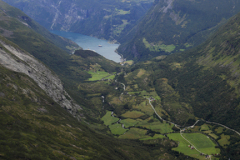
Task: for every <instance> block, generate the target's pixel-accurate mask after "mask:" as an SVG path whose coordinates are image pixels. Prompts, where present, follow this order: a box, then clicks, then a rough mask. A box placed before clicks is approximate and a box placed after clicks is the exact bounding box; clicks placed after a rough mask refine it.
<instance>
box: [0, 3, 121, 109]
mask: <svg viewBox="0 0 240 160" xmlns="http://www.w3.org/2000/svg"><path fill="white" fill-rule="evenodd" d="M0 3H1V4H2V5H1V7H2V9H3V10H1V11H0V12H1V15H0V17H1V19H0V27H1V31H2V32H1V35H2V36H4V37H5V38H7V39H8V40H10V41H12V42H14V43H15V44H17V45H18V46H19V47H20V48H22V49H24V50H25V51H27V52H29V53H30V54H32V55H33V56H35V57H36V58H37V59H39V60H40V61H42V62H43V63H44V64H46V65H47V66H48V67H49V68H50V69H51V70H53V71H54V72H55V73H57V74H58V76H59V77H60V79H61V80H62V81H63V82H64V86H65V88H66V90H67V91H69V90H70V94H71V93H73V94H71V96H72V95H74V99H75V100H77V101H78V103H79V104H85V105H84V106H83V107H85V106H86V107H87V108H88V107H89V106H91V105H89V102H88V101H87V100H84V99H85V97H84V96H82V93H81V92H80V93H77V94H75V91H78V89H77V86H78V84H79V82H82V81H84V80H87V79H88V78H91V74H89V73H88V72H87V71H88V70H89V68H91V65H95V64H96V63H98V64H101V65H102V66H104V67H102V68H103V70H104V71H106V72H109V73H112V72H115V69H116V67H117V66H119V64H117V63H114V62H112V61H110V60H107V59H106V58H104V57H102V56H100V55H98V56H97V57H98V58H94V57H93V58H91V57H88V58H87V57H85V58H80V59H81V60H80V59H78V60H76V61H77V62H76V61H75V60H74V58H72V57H75V55H70V54H68V53H67V52H66V51H64V50H62V49H60V48H59V47H57V46H56V45H54V43H53V42H52V41H50V40H49V39H47V38H45V35H44V34H39V33H37V32H36V31H34V30H33V29H32V27H30V26H29V25H27V24H26V23H25V22H24V23H23V22H22V21H20V20H19V19H18V16H16V17H14V16H11V15H19V16H21V15H25V14H24V13H22V12H21V11H19V10H18V9H16V8H14V7H11V6H9V5H8V4H6V3H5V2H2V1H0ZM25 16H26V15H25ZM32 23H35V22H34V21H32ZM40 33H41V32H40ZM53 36H54V35H53ZM78 52H81V51H78ZM82 52H83V53H84V54H85V53H86V54H88V51H82ZM95 54H96V53H95ZM81 66H84V68H83V69H80V68H81ZM117 70H119V69H117ZM71 91H72V92H71ZM90 103H91V102H90Z"/></svg>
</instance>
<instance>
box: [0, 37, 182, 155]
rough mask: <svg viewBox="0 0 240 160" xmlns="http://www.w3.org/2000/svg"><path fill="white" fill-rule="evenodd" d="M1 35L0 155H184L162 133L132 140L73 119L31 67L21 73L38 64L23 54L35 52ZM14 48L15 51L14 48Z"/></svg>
mask: <svg viewBox="0 0 240 160" xmlns="http://www.w3.org/2000/svg"><path fill="white" fill-rule="evenodd" d="M2 40H3V39H1V44H2V45H1V46H0V52H1V57H0V64H1V65H0V81H1V85H0V159H36V160H46V159H49V160H50V159H51V160H52V159H69V160H70V159H79V160H80V159H84V160H85V159H102V160H107V159H109V160H112V159H116V160H117V159H119V160H122V159H136V160H139V159H157V158H158V157H160V156H163V155H164V156H165V157H166V158H165V159H169V160H171V159H173V158H175V157H177V158H178V159H186V157H185V156H184V155H179V154H178V153H177V152H172V151H170V149H171V147H174V146H176V144H175V143H174V142H173V141H170V140H167V139H165V140H164V141H159V143H158V145H154V146H153V145H151V144H150V145H148V144H144V143H141V142H137V141H131V140H118V139H115V138H114V137H112V136H107V135H103V134H100V133H96V132H95V131H93V130H91V129H89V128H88V127H87V124H86V123H84V122H83V121H78V120H77V119H76V118H74V117H73V116H72V115H71V114H69V113H68V112H67V111H66V110H65V109H63V108H62V107H60V105H58V103H55V100H53V99H52V98H50V97H49V96H48V93H47V92H48V91H46V90H42V88H40V87H39V86H40V85H39V83H38V82H37V80H36V79H32V78H30V77H31V76H32V74H36V73H30V72H32V70H31V71H27V70H26V72H27V74H28V75H29V76H28V75H27V74H23V73H20V72H22V71H21V70H24V69H28V68H27V66H30V67H32V66H34V65H38V67H40V66H39V64H38V63H36V64H35V62H34V61H30V60H26V59H27V57H28V56H29V57H31V58H34V57H32V56H31V55H29V54H28V53H23V50H22V49H20V48H19V47H17V46H16V45H15V44H13V43H11V42H8V41H6V40H5V41H4V42H3V41H2ZM10 46H11V47H10ZM6 47H7V48H6ZM13 49H15V52H19V53H17V54H16V53H13ZM20 51H21V52H20ZM14 54H15V55H14ZM6 55H8V56H6ZM5 56H6V57H8V59H7V60H6V59H4V57H5ZM14 61H15V63H19V69H18V68H17V67H14V63H13V62H14ZM6 64H7V65H6ZM3 65H4V66H5V65H6V66H7V67H8V68H9V69H6V68H5V67H3ZM23 65H26V67H23ZM41 68H44V67H43V66H42V67H41ZM12 69H13V70H14V71H12ZM33 72H34V71H33ZM41 72H42V71H41ZM46 72H49V71H46ZM48 76H49V75H48ZM33 77H34V76H33ZM50 89H51V88H49V92H51V90H50ZM160 148H161V151H159V150H160ZM163 148H164V149H163Z"/></svg>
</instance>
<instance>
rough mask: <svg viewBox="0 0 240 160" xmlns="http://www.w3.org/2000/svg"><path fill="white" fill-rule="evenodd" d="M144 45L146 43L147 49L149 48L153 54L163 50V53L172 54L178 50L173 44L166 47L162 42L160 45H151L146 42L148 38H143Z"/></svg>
mask: <svg viewBox="0 0 240 160" xmlns="http://www.w3.org/2000/svg"><path fill="white" fill-rule="evenodd" d="M143 43H144V45H145V47H146V48H148V49H149V50H150V51H152V52H159V51H160V50H161V51H164V52H168V53H170V52H172V51H174V50H175V48H176V46H175V45H173V44H171V45H165V44H162V42H159V44H151V43H149V42H148V41H147V40H146V38H143Z"/></svg>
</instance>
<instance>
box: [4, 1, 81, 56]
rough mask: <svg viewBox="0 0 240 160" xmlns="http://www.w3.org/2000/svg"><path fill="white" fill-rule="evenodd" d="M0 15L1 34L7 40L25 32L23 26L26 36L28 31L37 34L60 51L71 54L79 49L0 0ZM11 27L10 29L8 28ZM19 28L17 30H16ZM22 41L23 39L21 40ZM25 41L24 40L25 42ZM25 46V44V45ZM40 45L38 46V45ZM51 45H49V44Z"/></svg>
mask: <svg viewBox="0 0 240 160" xmlns="http://www.w3.org/2000/svg"><path fill="white" fill-rule="evenodd" d="M0 6H1V7H0V10H1V11H0V13H1V33H2V34H3V35H4V36H5V37H7V38H10V37H11V38H17V39H19V37H17V36H18V35H17V34H16V32H18V31H22V32H25V33H26V32H27V31H26V30H27V29H24V30H23V27H21V26H24V25H25V27H26V28H28V32H29V33H26V34H28V35H29V34H31V32H30V31H29V29H32V30H34V31H35V32H37V33H38V34H41V35H42V36H44V37H45V39H46V42H47V41H51V42H49V43H54V44H55V45H56V46H58V47H60V48H61V49H63V50H65V51H67V52H69V53H71V52H72V51H73V50H74V49H77V48H79V46H78V45H77V44H76V43H75V42H72V41H70V40H68V39H66V38H62V37H59V36H57V35H54V34H52V33H50V32H49V31H48V30H47V29H45V28H44V27H42V26H40V25H39V24H38V23H36V22H35V21H33V20H32V19H31V18H30V17H28V16H27V15H26V14H25V13H23V12H22V11H20V10H19V9H17V8H14V7H12V6H10V5H8V4H7V3H5V2H3V1H2V0H1V1H0ZM12 20H13V21H15V20H17V21H16V22H14V23H11V21H12ZM9 26H11V27H9ZM18 27H19V29H17V28H18ZM21 40H23V41H24V39H21ZM25 41H26V40H25ZM25 45H27V44H25ZM39 45H40V44H39ZM50 45H51V44H50Z"/></svg>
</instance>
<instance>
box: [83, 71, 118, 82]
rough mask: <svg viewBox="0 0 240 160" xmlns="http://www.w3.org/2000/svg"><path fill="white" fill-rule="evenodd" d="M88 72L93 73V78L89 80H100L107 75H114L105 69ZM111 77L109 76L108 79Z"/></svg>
mask: <svg viewBox="0 0 240 160" xmlns="http://www.w3.org/2000/svg"><path fill="white" fill-rule="evenodd" d="M88 73H89V74H91V76H92V78H89V79H88V81H98V80H101V79H102V78H104V77H107V76H109V77H111V78H112V76H110V75H111V74H109V73H107V72H104V71H97V72H93V71H88ZM109 77H107V79H108V78H109ZM114 77H115V76H114ZM114 77H113V78H114Z"/></svg>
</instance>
